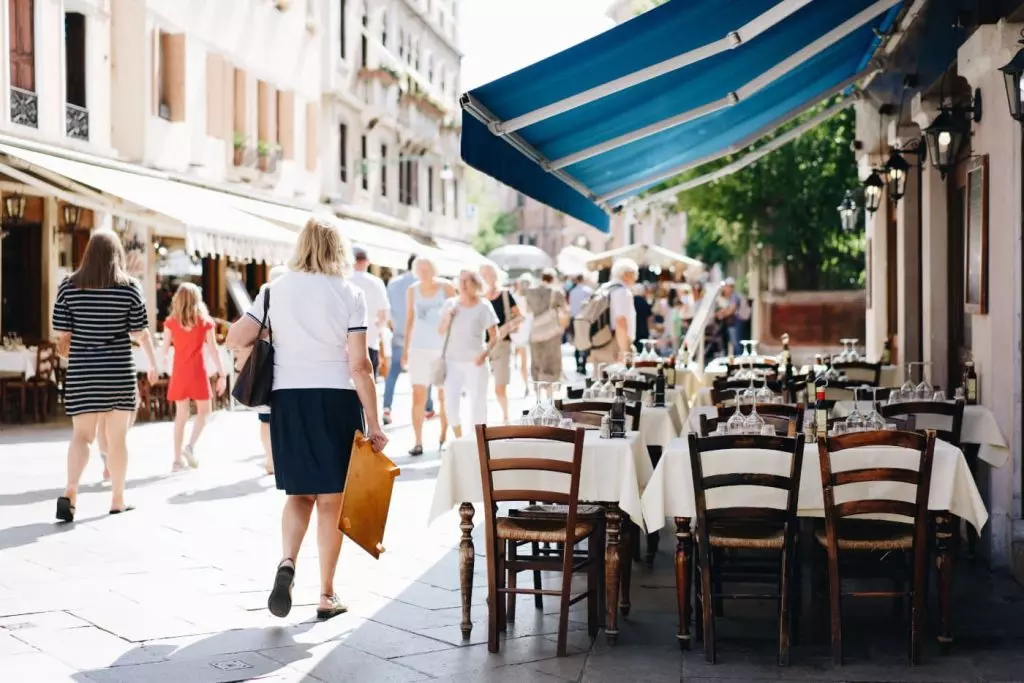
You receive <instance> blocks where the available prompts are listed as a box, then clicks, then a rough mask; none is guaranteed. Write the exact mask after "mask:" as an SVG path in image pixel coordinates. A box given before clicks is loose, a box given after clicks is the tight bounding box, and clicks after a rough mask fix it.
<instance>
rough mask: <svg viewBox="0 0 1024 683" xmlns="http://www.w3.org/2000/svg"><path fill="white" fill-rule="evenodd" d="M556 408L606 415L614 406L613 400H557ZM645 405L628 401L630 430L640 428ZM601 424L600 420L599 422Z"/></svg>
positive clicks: (627, 414) (627, 410)
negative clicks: (641, 413)
mask: <svg viewBox="0 0 1024 683" xmlns="http://www.w3.org/2000/svg"><path fill="white" fill-rule="evenodd" d="M555 408H558V410H559V411H561V412H563V413H565V412H570V413H597V414H599V415H604V414H605V413H607V412H608V411H609V410H611V408H612V402H611V401H607V400H599V401H555ZM642 409H643V405H642V404H641V403H640V402H639V401H629V400H627V401H626V417H628V418H630V424H629V431H631V432H636V431H639V430H640V412H641V410H642ZM598 424H600V422H598Z"/></svg>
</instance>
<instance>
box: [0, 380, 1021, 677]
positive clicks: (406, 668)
mask: <svg viewBox="0 0 1024 683" xmlns="http://www.w3.org/2000/svg"><path fill="white" fill-rule="evenodd" d="M512 393H513V394H515V395H517V396H521V395H522V388H521V387H519V388H513V390H512ZM523 403H524V402H523V401H522V400H519V401H516V406H515V407H516V408H517V409H521V408H522V407H523ZM496 411H497V407H496V406H495V405H494V404H493V402H492V404H491V414H492V415H495V414H496ZM407 414H408V390H407V387H403V389H402V390H400V392H399V399H398V401H397V405H396V410H395V416H396V420H397V424H396V425H394V426H393V427H392V428H391V430H390V433H391V436H392V444H393V445H392V446H391V447H390V448H389V449H388V450H389V453H390V454H391V455H392V456H398V457H395V460H396V461H397V463H398V464H399V465H400V466H401V467H402V476H401V477H400V478H399V479H398V483H397V488H396V492H395V495H394V498H393V502H392V506H393V507H392V514H391V518H390V521H389V527H388V533H387V539H386V541H385V545H386V547H387V548H388V550H387V552H386V553H385V554H384V555H383V556H382V558H381V559H380V560H379V561H375V560H372V559H371V558H369V557H368V556H367V555H366V554H365V553H363V551H362V550H360V549H358V548H357V547H355V546H354V545H352V544H350V543H346V545H345V546H344V547H343V549H342V556H341V566H340V569H339V593H340V594H341V597H342V599H343V600H344V601H346V602H347V604H348V605H349V606H350V612H349V613H348V614H346V615H344V616H341V617H338V618H336V619H333V620H331V621H328V622H325V623H316V621H315V619H314V618H313V617H314V605H315V603H316V601H317V593H318V585H317V572H316V563H315V562H314V558H315V554H316V547H315V544H314V543H312V541H313V540H314V539H313V535H312V534H310V537H309V539H308V540H309V541H311V542H310V543H307V545H306V546H305V547H304V548H303V552H302V555H301V556H300V559H299V564H298V575H297V577H296V579H297V586H296V591H295V597H296V600H295V602H296V605H295V607H294V609H293V611H292V613H291V615H290V616H289V617H288V618H287V619H285V620H279V619H275V618H274V617H272V616H270V615H269V613H268V612H267V611H266V598H267V591H268V589H269V587H270V583H271V579H272V576H273V573H274V568H275V565H276V562H277V560H278V557H279V553H280V550H279V544H278V533H279V532H278V528H279V512H280V507H281V502H282V496H281V494H280V493H279V492H278V491H276V490H275V489H274V486H273V481H272V479H271V478H269V477H266V476H263V473H262V468H261V462H262V455H261V453H260V446H259V440H258V436H257V426H256V418H255V415H253V414H251V413H244V412H237V413H221V414H218V415H217V416H216V418H215V419H214V420H213V421H212V423H211V424H210V426H209V428H208V429H209V431H208V432H207V434H206V438H205V439H204V441H203V442H202V443H201V445H200V448H199V456H200V458H201V466H200V468H199V469H198V470H197V471H191V472H185V473H181V474H177V475H170V474H168V473H167V472H168V466H169V463H170V439H171V429H170V425H169V424H143V425H139V426H138V427H136V428H135V429H134V430H133V431H132V433H131V435H130V451H131V457H132V461H131V471H130V475H131V489H130V498H129V499H130V501H131V502H133V503H134V504H136V505H137V506H138V509H137V510H136V511H134V512H131V513H129V514H125V515H121V516H117V517H110V516H108V515H107V514H106V511H107V503H108V495H107V493H106V490H105V488H104V487H103V486H102V485H100V484H99V483H97V482H98V481H99V475H100V469H99V462H98V458H97V459H95V460H96V461H95V462H93V463H91V464H90V467H89V469H88V470H87V473H86V478H85V481H86V482H87V485H86V486H85V487H84V488H83V490H82V494H81V497H80V499H79V503H78V520H77V521H76V522H75V524H74V525H69V526H58V525H56V524H55V523H54V521H53V509H54V500H55V498H56V497H57V496H58V495H59V494H60V492H61V487H62V484H63V477H64V474H63V470H64V455H65V447H66V440H67V438H68V431H69V430H68V428H67V425H57V426H47V427H43V428H31V427H30V428H9V429H6V430H3V431H0V682H3V683H8V682H9V683H58V682H61V683H63V682H67V681H74V682H76V683H122V682H124V683H138V682H146V683H150V682H152V683H227V682H230V681H249V680H259V681H266V682H268V683H269V682H271V681H273V682H276V683H283V682H286V681H287V682H296V681H310V682H312V683H316V682H318V681H320V682H332V683H333V682H338V681H359V682H363V681H366V682H370V683H378V682H380V683H385V682H394V683H402V682H405V681H421V680H441V681H472V682H474V683H523V682H534V681H536V682H537V683H547V682H550V683H556V682H558V681H563V682H564V681H588V682H592V683H599V682H604V681H608V682H611V681H639V680H642V681H646V682H648V683H659V682H661V681H679V680H686V681H698V680H711V679H714V680H734V681H741V680H742V681H749V680H762V679H763V680H768V679H771V680H803V681H809V680H815V681H821V680H835V681H840V680H842V681H982V680H985V681H1011V680H1019V681H1024V647H1022V646H1024V601H1022V595H1024V593H1022V590H1021V588H1020V586H1018V585H1017V584H1014V583H1012V582H1011V581H1009V580H1008V579H1007V578H1006V577H1004V576H1002V575H996V574H989V573H988V572H986V571H985V570H983V569H982V568H980V567H973V568H968V566H967V564H966V563H964V569H963V571H961V572H960V573H959V574H958V591H957V592H958V596H957V618H958V620H959V621H958V628H957V636H958V641H957V643H956V645H955V647H954V653H953V654H952V655H951V656H948V657H940V656H939V654H938V653H937V649H936V648H934V647H929V649H928V651H927V652H926V656H925V664H924V665H923V666H920V667H915V668H911V667H909V666H908V665H907V664H906V662H905V659H904V658H903V643H904V636H903V633H904V631H903V630H902V628H903V627H902V626H901V625H900V624H898V623H893V620H890V619H889V618H888V615H889V606H888V604H875V605H869V606H867V607H866V608H863V609H859V610H856V611H854V610H848V613H847V617H848V621H849V623H850V627H849V629H848V633H847V635H848V638H849V641H850V642H849V646H848V653H849V654H848V659H849V664H848V665H847V666H845V667H843V668H842V669H836V668H834V667H832V666H831V664H830V663H829V659H828V656H827V650H826V648H825V646H824V643H823V642H822V641H821V639H820V638H814V635H815V633H821V629H820V628H817V629H816V628H815V627H814V625H813V624H811V623H810V621H811V620H810V619H806V620H805V629H804V634H803V635H804V640H803V641H802V642H801V644H800V645H799V646H797V647H795V648H794V651H793V665H792V666H790V667H789V668H787V669H780V668H778V667H777V666H775V664H774V635H773V619H772V609H771V607H770V606H768V607H765V606H756V605H755V606H752V607H750V608H744V609H743V611H742V612H740V611H739V610H738V609H736V610H735V611H734V608H732V607H731V606H727V608H726V614H727V617H726V618H725V619H724V620H723V621H722V623H721V625H720V627H719V630H720V636H719V639H720V645H719V662H720V663H719V664H717V665H715V666H709V665H705V664H704V661H703V656H702V654H701V653H700V652H697V651H694V652H688V653H681V652H680V650H679V648H678V647H677V645H676V640H675V630H676V618H675V607H674V605H675V602H674V588H673V578H672V571H671V569H672V558H671V555H670V554H669V553H670V552H671V549H672V547H673V542H672V541H673V539H672V538H671V537H670V536H668V535H666V536H665V538H664V539H663V541H662V544H661V545H662V551H661V554H660V555H659V556H658V557H657V559H656V562H655V569H654V571H648V570H646V569H645V568H643V567H640V566H639V565H637V566H636V568H635V569H634V572H633V610H632V613H631V615H630V617H629V618H628V619H626V620H624V622H623V623H622V625H621V634H620V637H619V644H618V645H617V646H615V647H609V646H608V645H607V644H606V643H605V641H604V638H603V635H602V636H599V637H598V639H597V640H596V641H594V642H591V641H590V639H589V638H588V637H587V635H586V630H585V623H584V621H585V611H584V610H585V605H584V604H582V603H581V604H579V605H578V606H577V608H578V609H574V614H573V621H572V622H571V624H570V627H571V629H572V633H571V636H570V646H571V656H570V657H568V658H565V659H558V658H556V657H555V636H554V634H555V631H556V629H557V618H556V613H557V606H556V604H555V603H554V601H549V602H548V603H547V604H546V605H545V609H544V611H543V613H538V612H537V611H536V610H534V608H533V604H532V600H529V599H526V600H523V601H522V603H521V604H520V606H519V609H518V620H517V622H516V623H515V624H514V625H510V627H509V631H508V634H507V636H506V637H505V638H504V639H503V642H502V650H501V653H500V654H497V655H490V654H488V652H487V648H486V642H485V641H486V626H485V624H484V620H485V606H484V604H483V601H484V592H485V587H486V575H485V568H484V562H483V558H482V557H480V558H478V560H477V563H476V568H477V575H476V580H475V584H476V590H475V595H474V603H475V607H474V623H475V625H476V626H475V628H474V630H473V634H472V638H471V640H470V641H469V642H464V641H463V640H462V637H461V634H460V631H459V621H460V610H459V591H458V586H459V578H458V569H457V553H456V552H455V550H454V547H455V544H456V542H457V539H458V529H457V516H456V515H455V514H454V513H451V514H449V515H448V516H446V517H445V518H442V519H441V520H438V522H437V523H435V524H432V525H428V524H427V522H426V516H427V511H428V509H429V505H430V499H431V495H432V492H433V479H434V476H435V474H436V468H437V466H438V456H437V454H436V453H433V452H430V451H429V450H428V453H427V454H426V455H425V456H423V457H422V458H420V459H415V460H414V459H412V458H409V457H407V456H405V455H404V453H405V451H406V450H407V449H408V447H409V446H410V445H411V430H410V429H409V427H408V424H407V422H408V420H407V418H406V417H404V416H406V415H407ZM437 428H438V427H437V423H436V421H434V422H431V423H428V428H427V429H428V431H427V436H428V438H427V441H426V443H427V444H428V449H429V446H430V444H433V443H436V440H437ZM477 532H478V533H479V532H480V528H479V527H478V529H477ZM477 547H478V548H480V547H482V543H480V544H478V546H477Z"/></svg>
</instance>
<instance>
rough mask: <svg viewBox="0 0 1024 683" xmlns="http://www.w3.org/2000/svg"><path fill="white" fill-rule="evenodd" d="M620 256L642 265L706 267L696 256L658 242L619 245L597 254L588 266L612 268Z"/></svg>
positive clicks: (596, 268)
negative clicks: (679, 252) (659, 244)
mask: <svg viewBox="0 0 1024 683" xmlns="http://www.w3.org/2000/svg"><path fill="white" fill-rule="evenodd" d="M620 258H630V259H633V260H634V261H636V262H637V264H639V265H641V266H658V267H659V268H669V267H672V266H677V265H681V266H684V267H685V268H686V269H687V270H690V269H703V268H704V263H703V262H701V261H698V260H697V259H695V258H690V257H689V256H684V255H683V254H677V253H676V252H674V251H671V250H669V249H665V248H664V247H659V246H658V245H656V244H630V245H628V246H625V247H619V248H618V249H612V250H610V251H604V252H601V253H600V254H597V255H595V256H594V257H593V258H592V259H591V260H590V262H589V263H587V267H588V268H590V269H591V270H601V269H602V268H611V266H612V264H613V263H614V262H615V261H616V259H620Z"/></svg>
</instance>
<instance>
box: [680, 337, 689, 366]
mask: <svg viewBox="0 0 1024 683" xmlns="http://www.w3.org/2000/svg"><path fill="white" fill-rule="evenodd" d="M689 366H690V346H689V344H687V343H686V342H683V351H682V353H681V354H680V355H679V367H680V368H682V369H683V370H685V369H686V368H688V367H689Z"/></svg>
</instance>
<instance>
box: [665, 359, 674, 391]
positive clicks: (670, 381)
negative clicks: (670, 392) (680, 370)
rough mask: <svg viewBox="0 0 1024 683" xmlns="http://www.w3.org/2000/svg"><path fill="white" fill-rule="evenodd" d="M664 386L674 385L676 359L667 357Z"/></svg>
mask: <svg viewBox="0 0 1024 683" xmlns="http://www.w3.org/2000/svg"><path fill="white" fill-rule="evenodd" d="M665 386H668V387H675V386H676V359H675V358H669V359H668V364H667V365H666V366H665Z"/></svg>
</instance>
